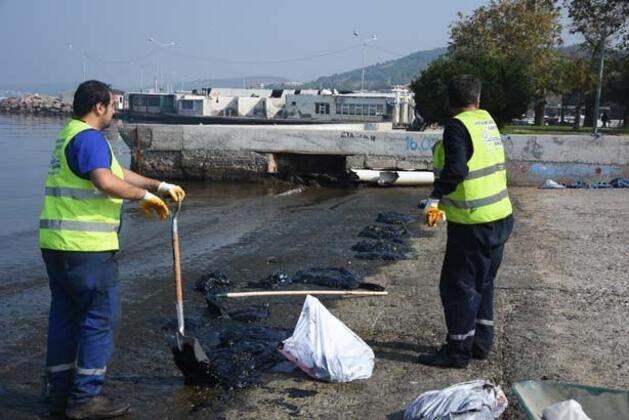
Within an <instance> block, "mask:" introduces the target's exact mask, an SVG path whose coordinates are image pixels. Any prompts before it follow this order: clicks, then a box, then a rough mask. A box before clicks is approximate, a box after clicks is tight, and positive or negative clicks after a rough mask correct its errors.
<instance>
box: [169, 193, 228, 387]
mask: <svg viewBox="0 0 629 420" xmlns="http://www.w3.org/2000/svg"><path fill="white" fill-rule="evenodd" d="M180 211H181V201H178V202H177V211H175V214H174V215H173V217H172V243H173V266H174V272H175V292H176V297H177V300H176V302H175V306H176V308H177V332H176V333H175V335H174V336H170V337H168V338H167V341H168V344H169V345H170V350H171V351H172V352H173V356H174V358H175V364H176V365H177V367H178V368H179V370H181V372H182V373H183V375H184V377H185V382H186V383H187V384H208V383H209V384H213V383H215V382H216V376H215V375H214V374H213V369H212V368H211V365H210V359H209V358H208V357H207V354H205V351H204V350H203V348H202V347H201V344H200V343H199V340H197V339H196V338H195V337H191V336H186V330H185V323H184V316H183V287H182V284H181V262H180V261H181V260H180V254H179V233H178V230H177V216H179V212H180Z"/></svg>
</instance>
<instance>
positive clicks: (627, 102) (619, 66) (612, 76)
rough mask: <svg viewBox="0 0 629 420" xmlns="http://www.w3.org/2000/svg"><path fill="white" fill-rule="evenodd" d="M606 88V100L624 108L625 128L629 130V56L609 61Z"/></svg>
mask: <svg viewBox="0 0 629 420" xmlns="http://www.w3.org/2000/svg"><path fill="white" fill-rule="evenodd" d="M604 87H605V90H606V92H607V93H606V95H605V96H606V99H608V100H610V101H613V102H615V103H617V104H619V105H621V106H622V107H623V127H624V128H629V54H625V55H620V54H617V55H616V56H615V57H612V58H611V59H610V60H609V65H608V71H607V77H606V78H605V84H604Z"/></svg>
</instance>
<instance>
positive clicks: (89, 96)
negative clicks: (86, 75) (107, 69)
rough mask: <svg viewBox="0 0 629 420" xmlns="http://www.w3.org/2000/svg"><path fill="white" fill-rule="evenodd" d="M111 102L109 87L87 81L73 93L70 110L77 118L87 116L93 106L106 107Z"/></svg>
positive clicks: (97, 82) (93, 81) (101, 83)
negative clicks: (101, 105)
mask: <svg viewBox="0 0 629 420" xmlns="http://www.w3.org/2000/svg"><path fill="white" fill-rule="evenodd" d="M110 101H111V87H110V86H109V85H107V84H105V83H103V82H99V81H98V80H87V81H85V82H83V83H81V84H80V85H79V87H78V88H77V89H76V92H74V102H73V103H72V109H73V111H74V116H75V117H77V118H81V117H84V116H85V115H87V114H88V113H89V112H90V111H91V110H92V108H93V107H94V105H97V104H101V103H102V104H103V105H104V106H108V105H109V102H110Z"/></svg>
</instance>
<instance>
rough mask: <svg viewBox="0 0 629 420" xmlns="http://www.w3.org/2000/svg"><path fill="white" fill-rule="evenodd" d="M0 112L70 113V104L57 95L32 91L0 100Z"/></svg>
mask: <svg viewBox="0 0 629 420" xmlns="http://www.w3.org/2000/svg"><path fill="white" fill-rule="evenodd" d="M0 113H8V114H35V115H70V114H71V113H72V104H68V103H65V102H63V101H62V100H61V98H60V97H58V96H48V95H40V94H38V93H34V94H29V95H24V96H17V97H10V98H5V99H2V100H0Z"/></svg>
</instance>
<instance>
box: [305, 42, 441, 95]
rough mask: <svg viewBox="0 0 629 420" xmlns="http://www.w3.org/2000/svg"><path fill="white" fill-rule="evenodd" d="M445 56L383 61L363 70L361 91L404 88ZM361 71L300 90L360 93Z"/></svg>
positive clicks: (428, 54)
mask: <svg viewBox="0 0 629 420" xmlns="http://www.w3.org/2000/svg"><path fill="white" fill-rule="evenodd" d="M445 52H446V49H445V48H435V49H433V50H428V51H418V52H415V53H413V54H409V55H407V56H405V57H403V58H400V59H397V60H391V61H386V62H384V63H378V64H374V65H371V66H367V67H365V89H366V90H381V89H390V88H391V86H393V85H406V84H408V83H409V81H410V80H412V79H413V78H414V77H416V76H417V72H418V71H420V70H422V69H424V68H426V67H427V66H428V65H429V64H430V63H431V62H432V61H434V60H435V59H436V58H437V57H439V56H441V55H443V54H444V53H445ZM361 74H362V68H359V69H355V70H351V71H348V72H344V73H337V74H333V75H331V76H323V77H320V78H318V79H317V80H314V81H312V82H308V83H306V84H305V85H304V88H313V89H320V88H327V89H338V90H360V87H361Z"/></svg>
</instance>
